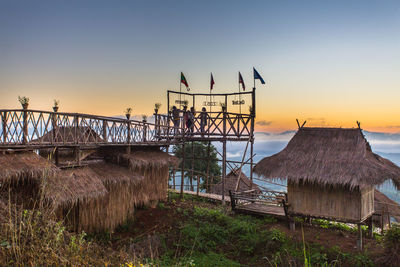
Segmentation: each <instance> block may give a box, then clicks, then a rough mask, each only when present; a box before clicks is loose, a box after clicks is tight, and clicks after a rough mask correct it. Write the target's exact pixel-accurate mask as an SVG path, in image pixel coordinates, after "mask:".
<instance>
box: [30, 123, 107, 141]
mask: <svg viewBox="0 0 400 267" xmlns="http://www.w3.org/2000/svg"><path fill="white" fill-rule="evenodd" d="M76 138H78V141H79V142H90V143H94V142H102V141H103V139H102V138H101V137H100V135H98V134H97V133H96V132H95V131H94V130H93V129H92V128H91V127H89V126H78V127H75V126H60V127H57V128H56V129H52V130H51V131H49V132H47V133H46V134H44V135H43V136H41V137H39V138H38V139H35V140H32V141H31V143H38V142H40V143H52V142H55V143H75V142H76V141H77V140H76Z"/></svg>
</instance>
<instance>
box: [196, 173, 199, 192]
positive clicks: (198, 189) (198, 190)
mask: <svg viewBox="0 0 400 267" xmlns="http://www.w3.org/2000/svg"><path fill="white" fill-rule="evenodd" d="M196 177H197V190H196V191H197V192H196V193H197V195H199V191H200V176H199V175H197V176H196Z"/></svg>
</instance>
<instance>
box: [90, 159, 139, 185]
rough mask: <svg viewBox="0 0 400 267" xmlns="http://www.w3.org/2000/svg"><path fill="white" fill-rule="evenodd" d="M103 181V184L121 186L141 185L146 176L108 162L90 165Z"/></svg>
mask: <svg viewBox="0 0 400 267" xmlns="http://www.w3.org/2000/svg"><path fill="white" fill-rule="evenodd" d="M89 168H90V169H92V171H94V172H95V173H96V174H97V175H98V177H99V178H100V179H101V181H102V182H103V184H120V183H127V184H131V183H139V182H140V181H141V180H143V179H144V176H143V175H141V174H138V173H136V172H133V171H131V170H129V169H128V168H126V167H122V166H118V165H116V164H112V163H108V162H99V163H96V164H91V165H89Z"/></svg>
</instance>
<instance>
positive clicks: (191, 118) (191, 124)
mask: <svg viewBox="0 0 400 267" xmlns="http://www.w3.org/2000/svg"><path fill="white" fill-rule="evenodd" d="M188 115H189V126H188V128H189V131H190V134H192V135H193V133H194V120H195V116H196V110H195V109H194V107H191V108H190V112H189V114H188Z"/></svg>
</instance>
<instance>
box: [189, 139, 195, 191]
mask: <svg viewBox="0 0 400 267" xmlns="http://www.w3.org/2000/svg"><path fill="white" fill-rule="evenodd" d="M193 176H194V142H193V141H192V172H191V176H190V179H192V180H193ZM192 191H193V190H192Z"/></svg>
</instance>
